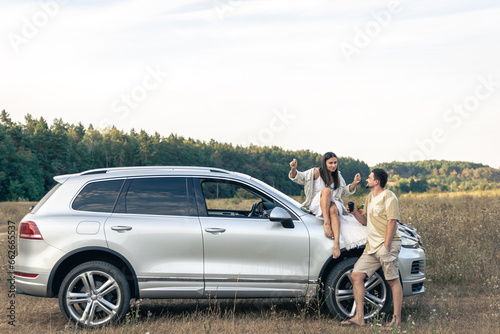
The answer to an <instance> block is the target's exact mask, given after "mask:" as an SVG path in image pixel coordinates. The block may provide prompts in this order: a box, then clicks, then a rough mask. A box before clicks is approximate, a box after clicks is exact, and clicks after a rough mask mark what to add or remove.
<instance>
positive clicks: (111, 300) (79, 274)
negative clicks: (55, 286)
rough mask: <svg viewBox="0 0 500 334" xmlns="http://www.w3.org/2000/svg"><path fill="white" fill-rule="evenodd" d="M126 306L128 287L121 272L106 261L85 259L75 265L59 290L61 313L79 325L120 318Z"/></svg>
mask: <svg viewBox="0 0 500 334" xmlns="http://www.w3.org/2000/svg"><path fill="white" fill-rule="evenodd" d="M129 306H130V289H129V285H128V282H127V280H126V278H125V275H124V274H123V273H122V272H121V271H120V270H118V268H116V267H115V266H113V265H111V264H109V263H107V262H101V261H95V262H86V263H83V264H81V265H79V266H77V267H75V268H74V269H73V270H71V271H70V272H69V273H68V275H66V277H65V278H64V280H63V282H62V284H61V288H60V290H59V307H60V309H61V312H62V314H63V315H64V317H65V318H66V319H67V320H68V321H71V322H74V323H78V324H79V325H81V326H99V325H104V324H107V323H110V322H117V321H120V320H121V319H123V317H124V316H125V314H126V313H127V311H128V309H129Z"/></svg>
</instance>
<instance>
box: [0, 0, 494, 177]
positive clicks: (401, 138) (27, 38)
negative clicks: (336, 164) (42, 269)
mask: <svg viewBox="0 0 500 334" xmlns="http://www.w3.org/2000/svg"><path fill="white" fill-rule="evenodd" d="M499 15H500V3H491V1H488V0H478V1H474V2H472V1H469V0H434V1H431V0H422V1H418V2H417V1H404V0H385V1H382V0H372V1H367V0H354V1H349V2H348V1H329V0H314V1H311V0H268V1H261V0H238V1H236V0H171V1H168V2H164V1H160V0H144V1H140V2H139V1H135V0H107V1H99V2H98V1H83V0H73V1H69V0H45V1H42V2H40V1H33V0H23V1H18V2H10V1H6V0H0V19H1V20H2V22H3V24H2V26H1V27H0V36H2V37H3V38H2V39H1V40H0V64H2V65H0V66H2V67H1V71H0V73H1V74H0V78H1V79H2V80H0V110H3V109H5V110H6V112H7V113H9V115H10V117H11V119H12V120H13V121H14V122H22V121H23V120H24V116H25V115H26V114H28V113H29V114H31V115H32V116H33V117H34V118H39V117H44V119H45V120H47V121H48V122H49V121H53V120H54V119H58V118H62V119H63V120H64V121H65V122H67V123H70V124H78V123H80V122H81V123H82V124H83V125H84V126H85V127H86V128H88V126H89V125H90V124H93V126H94V128H96V129H103V128H105V127H106V126H115V127H116V128H117V129H123V130H122V131H130V130H131V129H132V128H135V129H144V130H145V131H146V132H148V133H151V134H152V133H155V132H158V133H160V134H168V133H170V134H174V133H175V134H179V135H180V136H183V137H185V138H194V139H196V140H200V141H205V142H209V141H210V140H212V139H213V140H215V141H217V142H221V143H230V144H231V145H233V146H243V147H246V146H248V145H249V144H251V143H252V144H254V145H257V146H269V147H271V146H278V147H280V148H282V149H284V150H292V151H296V150H309V151H311V152H322V153H319V154H323V153H324V152H327V151H333V152H335V153H336V154H338V155H339V156H343V157H353V156H355V157H356V158H355V159H359V160H361V161H364V162H366V163H367V164H368V165H369V166H374V165H376V164H378V163H382V162H381V161H384V162H391V161H400V162H411V161H424V160H446V161H467V162H474V163H481V164H483V165H486V166H489V167H491V168H495V169H498V168H500V156H499V155H498V154H494V153H492V151H491V147H492V146H493V145H494V144H495V143H498V142H500V132H499V131H498V129H497V128H498V125H499V124H500V114H499V113H498V112H497V111H498V109H499V107H500V66H498V59H500V45H499V44H498V36H499V35H500V21H499V20H498V17H499ZM126 129H129V130H126ZM373 144H376V146H372V145H373Z"/></svg>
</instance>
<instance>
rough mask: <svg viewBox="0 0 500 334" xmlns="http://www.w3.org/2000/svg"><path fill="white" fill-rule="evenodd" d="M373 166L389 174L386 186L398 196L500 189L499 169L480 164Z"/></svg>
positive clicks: (441, 162)
mask: <svg viewBox="0 0 500 334" xmlns="http://www.w3.org/2000/svg"><path fill="white" fill-rule="evenodd" d="M375 167H378V168H383V169H385V170H386V171H387V172H388V173H389V187H390V188H391V189H392V190H394V191H396V192H397V193H400V194H401V193H402V194H404V193H409V192H413V193H423V192H448V191H478V190H479V191H481V190H489V189H497V188H500V170H499V169H496V168H491V167H489V166H486V165H483V164H479V163H472V162H465V161H445V160H424V161H413V162H404V163H403V162H385V163H380V164H377V165H376V166H375Z"/></svg>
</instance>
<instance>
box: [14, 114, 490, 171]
mask: <svg viewBox="0 0 500 334" xmlns="http://www.w3.org/2000/svg"><path fill="white" fill-rule="evenodd" d="M5 112H6V113H7V115H8V116H10V115H9V113H8V111H6V110H5ZM25 116H28V115H25ZM41 118H43V120H44V121H45V122H46V123H47V126H48V128H49V129H50V127H51V125H53V124H54V121H55V120H56V119H54V120H53V121H52V123H49V122H48V120H46V119H45V118H44V117H43V116H41ZM61 120H62V121H63V122H64V123H66V124H67V125H69V126H77V125H78V124H74V123H68V122H65V121H64V119H61ZM13 122H14V120H13ZM17 123H19V124H21V125H25V124H23V123H22V122H17ZM82 125H83V127H84V129H85V131H87V130H88V129H89V128H90V126H92V127H93V129H94V130H97V131H99V132H100V133H101V134H102V133H104V132H106V131H108V130H112V129H113V128H116V130H117V131H121V132H123V133H124V134H126V135H130V134H131V132H132V131H134V132H135V133H140V132H141V131H145V132H146V133H147V134H148V135H149V136H154V135H155V134H154V133H149V132H147V131H146V130H144V129H138V130H137V129H134V128H131V129H129V130H128V131H127V130H125V129H119V128H117V127H115V126H114V125H113V126H108V127H106V128H103V129H97V128H95V127H94V126H93V125H92V124H89V125H88V126H85V125H84V124H82ZM158 134H159V135H160V137H161V138H162V139H168V137H170V136H171V135H173V136H176V137H180V138H185V139H191V140H194V141H199V142H201V143H203V144H210V141H212V140H214V141H215V142H217V143H219V144H228V145H230V146H232V147H234V148H237V147H242V148H244V149H246V148H250V146H241V145H235V144H233V143H228V142H221V141H217V140H215V139H213V138H212V139H209V140H201V139H197V138H193V137H185V136H183V135H182V134H177V133H170V134H166V135H165V134H162V133H159V132H158ZM253 146H256V147H267V148H272V147H277V148H278V149H280V150H283V151H288V150H287V149H285V148H283V147H281V146H276V145H273V146H261V145H253ZM289 151H292V152H295V151H300V150H289ZM305 151H310V152H312V153H313V154H318V155H323V154H324V153H320V152H316V151H314V150H309V149H308V150H305ZM334 153H335V152H334ZM339 158H351V159H354V160H359V161H361V162H364V163H366V164H367V165H368V167H370V168H373V167H375V166H376V165H378V164H384V163H418V162H425V161H445V162H465V163H472V164H481V165H483V166H485V167H489V168H492V169H497V170H500V168H496V167H493V166H489V165H486V164H483V163H481V162H476V161H465V160H446V159H427V160H419V161H397V160H393V161H381V162H377V163H375V164H374V165H370V164H368V163H367V162H365V161H364V160H362V159H360V158H356V157H355V156H340V155H339Z"/></svg>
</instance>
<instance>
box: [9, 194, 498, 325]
mask: <svg viewBox="0 0 500 334" xmlns="http://www.w3.org/2000/svg"><path fill="white" fill-rule="evenodd" d="M356 202H358V201H356ZM0 204H1V205H0V217H1V218H2V221H1V226H2V227H1V228H3V230H6V227H4V225H6V223H7V219H10V220H13V221H16V222H18V221H19V219H20V218H21V217H22V215H24V213H22V214H21V213H17V214H15V213H14V212H15V211H13V210H14V209H12V208H11V206H25V205H26V204H25V203H11V204H7V203H0ZM400 204H401V215H402V217H401V218H402V220H403V221H404V222H407V223H409V224H410V225H412V226H414V227H416V228H417V229H418V231H419V233H420V234H421V235H422V237H423V241H424V246H425V248H426V251H427V260H428V270H427V277H428V282H427V283H426V289H427V291H426V293H424V294H423V295H420V296H416V297H410V298H405V299H404V301H403V322H404V325H403V327H404V328H403V330H404V331H406V332H407V333H498V332H500V265H499V264H500V254H499V252H498V250H497V248H498V246H499V244H500V233H499V229H500V227H499V224H498V220H499V217H500V196H499V195H498V194H491V193H489V194H485V196H482V195H478V194H475V195H471V194H462V195H453V196H439V195H426V196H403V197H402V198H401V199H400ZM4 210H12V211H9V212H10V213H5V212H4ZM23 210H25V209H21V210H20V211H23ZM1 239H3V238H2V237H0V240H1ZM0 249H1V252H2V253H1V255H2V260H0V263H2V264H3V263H5V262H2V261H5V252H6V250H5V243H4V244H2V245H1V248H0ZM5 277H6V273H5V270H3V271H2V274H1V279H2V284H1V287H0V309H1V310H3V311H0V312H4V313H5V316H3V315H2V316H1V317H0V319H2V320H0V332H17V333H84V332H87V330H85V329H79V328H76V327H74V326H73V325H69V324H67V323H66V322H65V321H64V319H63V317H62V315H61V314H60V311H59V307H58V303H57V299H44V298H36V297H29V296H22V295H17V296H16V297H15V300H16V307H17V308H16V327H15V328H14V327H12V326H10V325H8V323H7V321H8V319H7V317H6V315H7V310H6V307H7V306H8V303H9V302H10V300H11V299H10V298H8V297H7V288H6V284H5V283H4V282H5ZM89 332H90V331H89ZM147 332H149V333H151V334H153V333H170V332H172V333H264V332H266V333H267V332H276V333H316V332H325V333H369V332H372V333H377V332H378V327H377V323H375V324H373V326H372V327H371V328H365V329H362V328H342V327H340V324H339V322H338V321H337V320H335V319H333V318H332V317H331V316H330V315H329V314H328V313H327V312H326V311H321V310H320V309H319V307H318V306H317V305H316V304H315V303H312V304H310V305H307V304H305V303H304V302H298V301H290V300H283V299H273V300H214V299H212V300H142V301H134V307H133V308H132V310H131V312H130V314H129V315H128V317H127V319H126V320H125V321H124V322H123V323H121V324H118V325H116V326H107V327H104V328H101V329H95V330H92V333H96V334H97V333H99V334H100V333H110V334H111V333H113V334H117V333H147Z"/></svg>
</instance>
